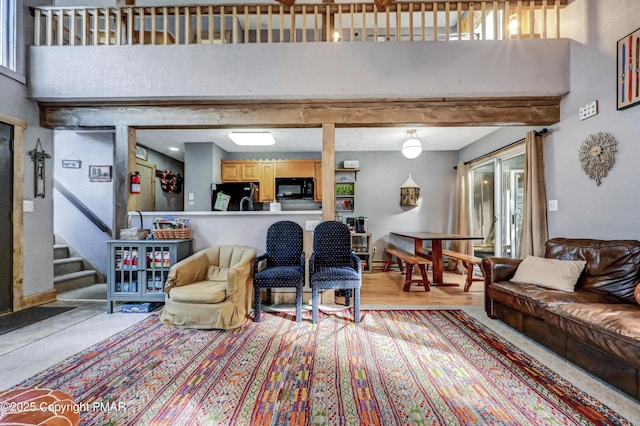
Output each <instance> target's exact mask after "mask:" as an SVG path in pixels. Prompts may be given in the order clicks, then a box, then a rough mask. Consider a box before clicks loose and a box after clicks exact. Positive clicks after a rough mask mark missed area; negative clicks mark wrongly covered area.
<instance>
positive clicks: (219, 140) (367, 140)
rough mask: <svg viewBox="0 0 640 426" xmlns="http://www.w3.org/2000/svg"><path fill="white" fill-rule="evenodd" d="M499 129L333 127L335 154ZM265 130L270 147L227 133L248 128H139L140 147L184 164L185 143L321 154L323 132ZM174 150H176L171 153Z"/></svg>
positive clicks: (455, 140) (465, 140)
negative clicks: (411, 135)
mask: <svg viewBox="0 0 640 426" xmlns="http://www.w3.org/2000/svg"><path fill="white" fill-rule="evenodd" d="M499 128H500V127H384V128H380V127H376V128H364V127H358V128H336V151H399V150H400V147H401V146H402V143H403V142H404V139H405V138H406V133H407V130H409V129H415V130H417V135H418V139H419V140H420V141H421V142H422V148H423V151H458V150H460V149H462V148H464V147H465V146H467V145H469V144H471V143H473V142H475V141H477V140H478V139H481V138H483V137H484V136H486V135H488V134H490V133H492V132H494V131H496V130H498V129H499ZM260 130H264V131H268V132H271V133H272V134H273V137H274V138H275V140H276V143H275V145H272V146H257V147H248V146H237V145H235V144H234V143H233V142H232V141H231V139H229V137H228V134H229V132H232V131H248V129H138V130H137V132H136V139H137V143H138V144H139V145H142V146H145V147H147V148H150V149H153V150H155V151H158V152H160V153H161V154H164V155H167V156H169V157H173V158H175V159H177V160H180V161H184V147H185V143H214V144H216V145H218V146H219V147H220V148H221V149H223V150H225V151H227V152H261V153H263V152H320V151H322V129H320V128H307V129H301V128H278V129H255V128H252V129H250V131H260ZM170 148H175V149H176V150H170Z"/></svg>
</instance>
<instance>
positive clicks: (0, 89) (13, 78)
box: [0, 1, 53, 296]
mask: <svg viewBox="0 0 640 426" xmlns="http://www.w3.org/2000/svg"><path fill="white" fill-rule="evenodd" d="M19 4H20V5H21V6H22V8H21V9H20V13H21V14H22V19H23V21H24V22H26V23H27V25H21V26H19V29H22V32H21V33H20V34H19V35H18V37H19V40H18V46H19V51H20V53H19V54H18V58H19V59H18V60H19V63H18V73H13V72H6V73H0V94H1V95H0V113H2V114H4V115H7V116H9V117H12V118H14V119H20V120H25V121H26V122H27V128H26V130H25V144H24V152H16V153H14V155H22V156H23V161H24V199H25V200H33V201H34V211H33V212H27V213H25V214H24V295H25V296H29V295H34V294H38V293H41V292H44V291H48V290H51V289H52V288H53V223H52V220H51V217H52V216H53V204H52V200H53V197H52V180H51V171H52V170H53V168H52V164H51V160H45V164H46V170H47V176H46V177H47V179H46V182H45V194H46V195H45V198H37V199H34V192H33V183H34V182H33V166H34V165H33V161H31V157H29V155H28V154H27V153H28V152H29V151H31V150H33V149H34V148H35V146H36V140H37V139H38V138H39V139H40V142H41V143H42V148H43V149H44V150H45V151H46V152H47V153H48V154H52V152H53V145H52V132H51V131H49V130H47V129H43V128H41V127H40V126H39V122H40V118H39V111H38V105H37V104H36V103H35V102H33V101H31V100H30V99H28V97H29V90H28V88H27V87H26V85H25V83H24V82H25V81H26V78H25V75H24V71H25V68H26V66H27V64H26V63H25V55H24V52H25V50H24V49H23V47H24V46H25V44H26V43H29V42H30V40H31V38H32V33H33V25H32V23H31V19H30V14H29V10H28V8H29V7H31V6H34V5H37V4H39V5H43V4H49V2H45V1H24V2H19ZM19 22H22V21H19ZM3 249H8V248H3Z"/></svg>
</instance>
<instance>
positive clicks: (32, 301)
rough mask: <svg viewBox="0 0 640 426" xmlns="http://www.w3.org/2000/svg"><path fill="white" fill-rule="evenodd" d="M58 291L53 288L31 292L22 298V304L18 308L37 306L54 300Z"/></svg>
mask: <svg viewBox="0 0 640 426" xmlns="http://www.w3.org/2000/svg"><path fill="white" fill-rule="evenodd" d="M57 295H58V292H57V291H56V290H55V289H53V290H48V291H44V292H42V293H36V294H31V295H29V296H24V297H23V298H22V306H21V307H20V309H18V310H21V309H25V308H30V307H31V306H38V305H42V304H45V303H49V302H55V300H56V297H57Z"/></svg>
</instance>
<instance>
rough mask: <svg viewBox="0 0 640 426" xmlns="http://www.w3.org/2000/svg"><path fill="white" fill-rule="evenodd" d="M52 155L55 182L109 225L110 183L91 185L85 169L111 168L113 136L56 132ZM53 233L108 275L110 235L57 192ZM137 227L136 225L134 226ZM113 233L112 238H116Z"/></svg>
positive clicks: (111, 203)
mask: <svg viewBox="0 0 640 426" xmlns="http://www.w3.org/2000/svg"><path fill="white" fill-rule="evenodd" d="M54 145H55V151H56V155H55V156H54V158H53V163H54V167H52V168H51V171H52V173H53V174H54V176H55V178H56V180H58V182H60V183H61V184H62V185H63V186H64V187H65V188H66V189H68V190H69V191H70V192H71V193H73V195H75V196H76V197H77V198H78V199H79V200H80V201H81V202H82V203H83V204H84V205H85V206H86V207H87V208H88V209H89V210H90V211H91V212H92V213H93V214H95V215H96V216H98V218H100V220H101V221H102V222H104V223H105V224H106V225H107V226H109V227H111V226H112V224H113V206H114V194H113V181H111V182H91V181H90V180H89V166H100V165H105V166H108V165H111V166H112V165H113V150H114V134H113V132H74V131H70V130H63V131H56V132H55V135H54ZM74 159H79V160H80V161H81V168H80V169H70V168H63V167H62V160H74ZM53 201H54V217H53V223H54V231H55V232H56V234H58V235H59V236H60V237H62V239H63V240H64V241H66V242H67V243H69V245H70V246H71V247H73V248H74V249H75V250H76V251H77V252H78V253H80V254H81V255H82V256H83V257H84V258H85V259H87V260H88V261H89V262H91V263H92V264H93V266H95V267H96V268H97V269H98V270H99V271H100V272H102V273H103V274H106V273H107V272H108V268H107V265H108V253H107V245H106V241H107V240H110V239H111V235H109V234H107V233H105V232H103V231H101V230H100V229H99V228H98V227H96V226H95V225H94V224H93V223H92V222H91V221H90V220H89V219H87V218H86V217H85V216H84V215H83V214H82V212H80V211H79V210H78V209H77V208H76V207H75V206H73V204H71V203H70V202H69V200H67V199H66V198H65V197H64V196H63V195H62V194H61V193H60V192H58V191H55V192H54V199H53ZM135 226H137V225H135ZM118 232H119V231H118V230H116V235H118Z"/></svg>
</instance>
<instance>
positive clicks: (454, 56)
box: [30, 39, 569, 125]
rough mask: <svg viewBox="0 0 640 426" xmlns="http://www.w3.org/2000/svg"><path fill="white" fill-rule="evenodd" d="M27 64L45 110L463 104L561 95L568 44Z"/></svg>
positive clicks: (215, 49) (172, 51)
mask: <svg viewBox="0 0 640 426" xmlns="http://www.w3.org/2000/svg"><path fill="white" fill-rule="evenodd" d="M30 54H31V56H32V60H33V62H34V64H37V67H35V68H33V69H31V73H30V78H31V82H32V95H33V97H34V98H36V99H43V100H46V99H48V100H55V99H79V100H80V99H103V100H109V101H112V100H114V99H135V98H142V99H181V100H184V99H224V100H228V99H305V98H311V99H353V98H363V99H371V98H373V99H380V98H409V99H411V98H440V97H462V98H469V97H497V96H553V95H562V94H564V93H566V92H567V91H568V89H569V43H568V41H567V40H554V39H550V40H511V41H509V42H505V41H491V40H490V41H480V40H479V41H474V42H439V43H282V44H280V43H278V44H277V46H276V45H266V44H238V45H232V44H223V45H215V46H213V45H204V44H200V45H197V44H194V45H174V46H162V47H161V48H160V47H159V46H137V45H131V46H119V47H118V48H117V49H114V48H108V47H106V48H105V46H61V47H55V48H49V47H32V48H31V49H30ZM327 58H330V59H329V60H328V59H327ZM470 67H471V68H470ZM203 70H215V72H203ZM256 70H259V72H257V71H256ZM97 75H108V76H109V78H102V79H98V78H95V76H97ZM61 76H68V77H67V78H62V77H61ZM71 76H72V77H71ZM443 82H450V83H449V84H443ZM175 124H176V125H177V124H180V123H175Z"/></svg>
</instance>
